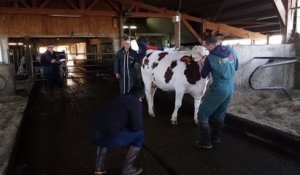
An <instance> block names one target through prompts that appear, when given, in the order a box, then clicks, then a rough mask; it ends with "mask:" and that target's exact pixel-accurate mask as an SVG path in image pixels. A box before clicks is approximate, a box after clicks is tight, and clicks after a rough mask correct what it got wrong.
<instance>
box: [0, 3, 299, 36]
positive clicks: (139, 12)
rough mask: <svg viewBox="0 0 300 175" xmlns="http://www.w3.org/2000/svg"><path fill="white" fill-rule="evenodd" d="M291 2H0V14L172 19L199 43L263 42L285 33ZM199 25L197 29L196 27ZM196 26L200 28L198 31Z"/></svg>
mask: <svg viewBox="0 0 300 175" xmlns="http://www.w3.org/2000/svg"><path fill="white" fill-rule="evenodd" d="M290 1H293V2H295V0H0V14H1V13H19V14H37V15H73V16H75V15H79V16H80V15H88V16H93V15H98V16H115V17H118V16H120V15H123V16H126V17H130V18H147V17H162V18H172V17H173V16H174V15H176V12H180V14H181V16H182V23H183V24H184V25H185V26H186V27H187V28H188V29H189V30H190V31H191V33H192V34H193V35H194V36H195V38H197V39H198V40H199V41H200V40H201V39H200V35H201V34H203V32H207V31H208V32H219V33H222V34H224V35H227V36H236V37H240V38H250V39H253V40H257V39H262V38H266V37H267V35H274V34H282V29H285V30H286V26H287V22H286V20H287V19H288V18H287V12H286V11H287V9H288V8H287V6H288V4H289V3H288V2H290ZM199 24H200V25H199ZM199 26H200V27H199Z"/></svg>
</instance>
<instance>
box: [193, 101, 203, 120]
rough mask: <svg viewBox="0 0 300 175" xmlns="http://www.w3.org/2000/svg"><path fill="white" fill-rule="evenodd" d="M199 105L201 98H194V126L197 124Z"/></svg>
mask: <svg viewBox="0 0 300 175" xmlns="http://www.w3.org/2000/svg"><path fill="white" fill-rule="evenodd" d="M200 103H201V98H196V97H194V108H195V109H194V121H195V124H196V125H198V124H199V122H198V111H199V106H200Z"/></svg>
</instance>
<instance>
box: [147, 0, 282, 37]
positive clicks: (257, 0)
mask: <svg viewBox="0 0 300 175" xmlns="http://www.w3.org/2000/svg"><path fill="white" fill-rule="evenodd" d="M143 2H145V3H147V4H151V5H154V6H162V7H165V8H168V9H171V10H175V11H180V12H181V13H186V14H189V15H191V16H195V17H200V18H204V19H207V20H209V21H211V22H216V23H225V24H228V25H231V26H234V27H238V28H243V29H245V30H249V31H253V32H259V33H261V34H265V35H273V34H280V33H281V23H280V17H278V10H277V8H276V6H275V4H274V0H181V3H180V0H144V1H143Z"/></svg>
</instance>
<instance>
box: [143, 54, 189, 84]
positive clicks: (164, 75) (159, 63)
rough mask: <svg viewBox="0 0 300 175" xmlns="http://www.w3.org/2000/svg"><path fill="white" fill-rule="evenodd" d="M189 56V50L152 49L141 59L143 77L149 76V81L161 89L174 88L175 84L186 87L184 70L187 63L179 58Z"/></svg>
mask: <svg viewBox="0 0 300 175" xmlns="http://www.w3.org/2000/svg"><path fill="white" fill-rule="evenodd" d="M184 56H188V57H191V51H168V52H164V51H154V52H152V53H148V55H147V56H146V57H145V58H144V60H143V65H142V73H143V77H145V76H147V77H149V76H150V77H151V81H152V82H153V83H154V84H155V85H156V86H158V87H159V88H160V89H162V90H174V87H175V86H184V87H185V88H188V87H189V86H191V84H190V83H189V82H188V81H187V78H186V76H185V70H186V68H187V65H186V63H185V62H183V61H182V60H181V59H182V58H183V57H184ZM148 79H149V78H148Z"/></svg>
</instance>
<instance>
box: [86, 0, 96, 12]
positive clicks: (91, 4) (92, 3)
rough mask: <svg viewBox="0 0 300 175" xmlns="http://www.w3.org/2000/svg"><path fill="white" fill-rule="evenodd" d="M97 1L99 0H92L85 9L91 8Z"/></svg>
mask: <svg viewBox="0 0 300 175" xmlns="http://www.w3.org/2000/svg"><path fill="white" fill-rule="evenodd" d="M98 2H99V0H94V1H93V2H91V3H90V5H89V6H88V7H87V10H90V9H92V8H93V7H94V6H95V5H96V4H97V3H98Z"/></svg>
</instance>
